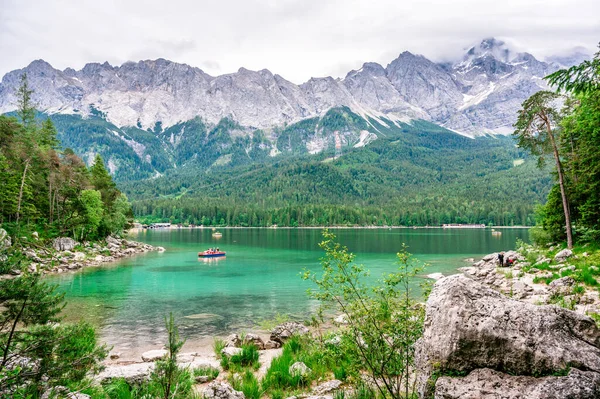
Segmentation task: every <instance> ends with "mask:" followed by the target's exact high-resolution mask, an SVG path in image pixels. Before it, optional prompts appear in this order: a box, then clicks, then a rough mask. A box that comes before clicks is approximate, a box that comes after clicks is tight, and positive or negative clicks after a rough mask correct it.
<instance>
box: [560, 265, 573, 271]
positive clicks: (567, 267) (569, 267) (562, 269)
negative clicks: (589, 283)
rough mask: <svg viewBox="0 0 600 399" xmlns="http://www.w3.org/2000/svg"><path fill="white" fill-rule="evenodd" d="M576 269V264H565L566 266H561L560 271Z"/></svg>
mask: <svg viewBox="0 0 600 399" xmlns="http://www.w3.org/2000/svg"><path fill="white" fill-rule="evenodd" d="M575 269H576V267H575V266H573V265H570V266H565V267H561V268H560V270H559V271H558V272H559V273H564V272H574V271H575Z"/></svg>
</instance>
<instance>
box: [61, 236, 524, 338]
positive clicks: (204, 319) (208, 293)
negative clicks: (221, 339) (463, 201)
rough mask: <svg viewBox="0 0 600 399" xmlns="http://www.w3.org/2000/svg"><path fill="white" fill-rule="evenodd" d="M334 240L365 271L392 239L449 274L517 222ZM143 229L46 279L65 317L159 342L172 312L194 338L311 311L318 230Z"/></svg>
mask: <svg viewBox="0 0 600 399" xmlns="http://www.w3.org/2000/svg"><path fill="white" fill-rule="evenodd" d="M332 231H333V232H334V233H335V234H336V235H337V236H338V239H339V240H340V242H342V243H343V244H344V245H346V246H348V248H349V249H350V251H352V252H353V253H355V254H356V255H357V256H356V261H357V262H358V263H362V264H364V265H365V266H366V267H367V268H368V269H370V270H371V274H372V276H373V278H375V277H377V276H380V275H381V274H382V273H383V272H390V271H393V270H394V269H395V267H396V266H395V265H394V262H395V261H396V255H395V254H396V252H397V251H398V250H399V249H400V248H401V245H402V243H406V244H407V245H408V246H409V251H410V252H411V253H413V254H414V255H415V256H416V257H417V258H418V259H419V260H421V261H423V262H427V263H429V265H430V266H428V268H427V270H426V272H425V274H428V273H434V272H441V273H444V274H451V273H453V272H455V271H456V269H457V268H459V267H462V266H466V265H468V263H467V262H465V259H467V258H473V257H474V258H476V257H478V256H482V255H484V254H487V253H490V252H494V251H500V250H507V249H511V248H514V245H515V241H516V239H517V238H520V239H523V240H526V239H527V235H528V234H527V230H525V229H503V230H502V235H501V236H499V237H498V236H492V234H491V232H490V231H489V230H483V229H441V228H440V229H391V230H390V229H333V230H332ZM221 232H222V233H223V237H222V238H220V239H216V238H213V237H212V234H211V233H212V231H211V230H208V229H193V230H190V229H180V230H144V231H140V232H139V233H137V234H134V235H132V236H131V238H132V239H134V240H138V241H142V242H145V243H149V244H152V245H160V246H163V247H165V248H166V252H164V253H156V252H152V253H148V254H144V255H139V256H136V257H133V258H128V259H124V260H121V261H119V262H116V263H115V264H113V265H110V266H104V267H98V268H87V269H85V270H83V271H80V272H77V273H73V274H62V275H56V276H51V277H49V280H50V281H51V282H53V283H57V284H58V285H59V290H61V291H64V292H65V293H66V298H67V300H68V302H69V306H68V307H67V309H66V315H67V318H68V319H70V320H78V319H84V320H87V321H90V322H91V323H93V324H95V325H97V326H99V328H100V332H101V336H102V337H103V339H104V340H105V341H106V342H108V343H110V344H112V345H121V344H124V343H126V342H127V343H129V344H131V343H134V345H135V343H136V342H139V343H140V345H141V343H142V342H143V343H147V342H160V341H161V340H162V335H163V332H164V328H163V325H164V321H163V320H164V316H165V315H168V314H169V312H173V313H174V314H175V315H176V317H177V321H178V323H179V324H180V330H181V333H182V335H183V336H185V337H187V338H189V339H197V338H201V337H207V336H215V335H224V334H228V333H230V332H235V331H241V330H250V329H251V328H252V327H253V326H255V323H256V322H257V321H260V320H264V319H272V318H273V317H274V316H276V315H277V314H286V315H291V317H292V318H298V319H302V318H305V317H307V316H308V315H309V314H311V312H314V310H315V309H316V306H317V305H316V303H315V302H314V301H311V300H309V299H308V298H307V296H306V290H307V289H308V288H309V287H310V283H309V282H306V281H303V280H302V279H301V278H300V273H301V272H302V270H303V269H304V268H308V269H313V270H318V269H319V267H320V265H319V258H320V257H321V256H322V255H323V253H322V251H321V250H320V249H319V248H318V243H319V242H320V241H321V231H320V230H319V229H221ZM216 246H218V247H220V248H221V249H222V250H224V251H226V252H227V257H226V258H222V259H213V260H206V261H204V260H199V259H198V257H197V252H198V251H201V250H205V249H207V248H209V247H216Z"/></svg>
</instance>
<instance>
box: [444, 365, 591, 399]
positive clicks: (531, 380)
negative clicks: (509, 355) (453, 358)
mask: <svg viewBox="0 0 600 399" xmlns="http://www.w3.org/2000/svg"><path fill="white" fill-rule="evenodd" d="M564 398H570V399H597V398H600V374H598V373H594V372H593V371H580V370H577V369H571V371H570V372H569V374H568V375H567V376H563V377H555V376H550V377H541V378H535V377H530V376H513V375H509V374H505V373H501V372H498V371H494V370H490V369H477V370H474V371H472V372H471V373H470V374H469V375H467V376H466V377H440V378H439V379H438V380H437V383H436V384H435V396H434V399H564Z"/></svg>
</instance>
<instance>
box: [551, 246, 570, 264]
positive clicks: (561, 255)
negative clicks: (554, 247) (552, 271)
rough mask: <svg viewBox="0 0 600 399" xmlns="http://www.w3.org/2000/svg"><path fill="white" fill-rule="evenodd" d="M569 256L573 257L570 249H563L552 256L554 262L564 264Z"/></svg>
mask: <svg viewBox="0 0 600 399" xmlns="http://www.w3.org/2000/svg"><path fill="white" fill-rule="evenodd" d="M571 256H573V251H571V250H570V249H563V250H562V251H560V252H559V253H557V254H556V255H554V260H555V261H556V262H564V261H565V260H566V259H567V258H569V257H571Z"/></svg>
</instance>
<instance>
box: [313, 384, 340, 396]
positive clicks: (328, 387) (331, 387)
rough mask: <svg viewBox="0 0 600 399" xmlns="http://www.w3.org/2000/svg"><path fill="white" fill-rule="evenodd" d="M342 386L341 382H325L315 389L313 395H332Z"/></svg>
mask: <svg viewBox="0 0 600 399" xmlns="http://www.w3.org/2000/svg"><path fill="white" fill-rule="evenodd" d="M341 385H342V381H340V380H331V381H327V382H324V383H322V384H320V385H318V386H317V387H316V388H315V389H313V391H312V394H313V395H325V394H328V393H331V392H333V391H335V390H336V389H338V388H339V387H340V386H341Z"/></svg>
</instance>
